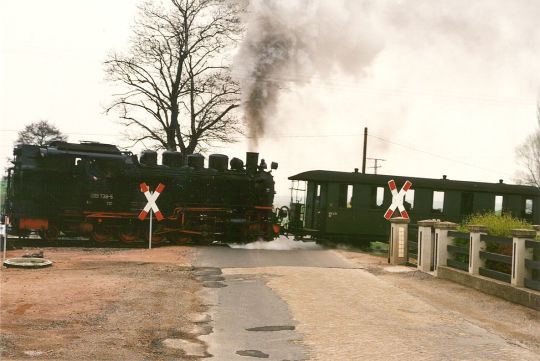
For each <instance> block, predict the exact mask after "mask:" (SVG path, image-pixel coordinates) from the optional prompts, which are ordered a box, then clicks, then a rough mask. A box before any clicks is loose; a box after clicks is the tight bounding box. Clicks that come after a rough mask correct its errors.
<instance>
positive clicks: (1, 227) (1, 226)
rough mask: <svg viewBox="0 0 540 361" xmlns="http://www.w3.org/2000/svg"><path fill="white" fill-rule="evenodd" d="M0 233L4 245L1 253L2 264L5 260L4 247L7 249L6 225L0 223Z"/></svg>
mask: <svg viewBox="0 0 540 361" xmlns="http://www.w3.org/2000/svg"><path fill="white" fill-rule="evenodd" d="M0 233H1V234H2V243H3V245H4V251H3V255H2V264H4V262H5V261H6V249H7V225H5V224H0Z"/></svg>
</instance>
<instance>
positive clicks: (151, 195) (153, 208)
mask: <svg viewBox="0 0 540 361" xmlns="http://www.w3.org/2000/svg"><path fill="white" fill-rule="evenodd" d="M140 187H141V192H143V193H144V196H145V197H146V200H147V201H148V203H146V206H144V209H143V210H142V211H141V213H139V219H140V220H141V221H144V219H145V218H146V215H147V214H149V215H150V223H149V228H150V229H149V231H148V249H152V212H153V213H155V215H156V219H157V220H158V222H159V221H161V220H163V215H162V214H161V212H160V210H159V208H158V206H157V204H156V200H157V199H158V197H159V195H160V194H161V192H163V190H164V189H165V185H164V184H162V183H159V184H158V186H157V187H156V190H155V191H154V192H150V188H149V187H148V185H147V184H146V183H144V182H143V183H141V184H140Z"/></svg>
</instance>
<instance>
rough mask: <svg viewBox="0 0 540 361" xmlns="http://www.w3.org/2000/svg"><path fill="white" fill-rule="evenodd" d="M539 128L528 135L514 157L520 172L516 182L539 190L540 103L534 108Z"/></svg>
mask: <svg viewBox="0 0 540 361" xmlns="http://www.w3.org/2000/svg"><path fill="white" fill-rule="evenodd" d="M536 116H537V118H538V125H539V128H537V129H536V131H535V132H534V133H533V134H531V135H529V136H528V137H527V139H526V140H525V142H523V144H521V145H520V146H519V147H518V148H517V149H516V155H517V158H518V161H519V163H520V165H521V166H522V169H523V170H522V171H520V172H519V173H518V178H517V180H518V182H519V183H523V184H528V185H533V186H536V187H539V188H540V103H538V104H537V106H536Z"/></svg>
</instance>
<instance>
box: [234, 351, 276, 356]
mask: <svg viewBox="0 0 540 361" xmlns="http://www.w3.org/2000/svg"><path fill="white" fill-rule="evenodd" d="M236 353H237V354H238V355H240V356H248V357H257V358H268V357H270V355H269V354H267V353H264V352H262V351H259V350H240V351H236Z"/></svg>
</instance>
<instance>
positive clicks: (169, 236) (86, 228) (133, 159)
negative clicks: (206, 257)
mask: <svg viewBox="0 0 540 361" xmlns="http://www.w3.org/2000/svg"><path fill="white" fill-rule="evenodd" d="M13 153H14V161H13V164H14V166H13V167H12V168H10V169H9V170H8V189H7V200H6V209H5V213H6V215H7V219H9V224H10V228H11V231H12V233H15V234H17V235H20V236H25V235H28V234H29V233H30V232H37V233H38V234H39V235H40V236H41V238H43V239H45V240H54V239H57V238H58V237H59V236H83V237H90V238H91V239H93V240H95V241H98V242H103V241H108V240H111V239H117V240H120V241H123V242H133V241H136V240H144V239H145V238H146V237H148V219H145V220H143V221H141V220H140V219H139V218H138V216H139V214H140V212H141V210H142V209H143V208H144V207H145V205H146V204H147V199H146V197H145V195H144V194H143V193H142V192H141V186H140V185H141V184H142V183H145V184H147V185H148V186H149V188H150V190H154V189H156V187H157V185H158V184H159V183H161V184H163V185H164V186H165V189H164V190H163V192H162V193H161V194H160V196H159V198H158V200H157V205H158V206H159V210H160V212H161V214H162V215H163V220H161V221H160V222H155V221H154V224H153V225H154V227H153V234H152V241H153V242H160V241H164V240H168V241H171V242H187V241H196V242H209V241H222V242H249V241H252V240H255V239H266V240H270V239H272V238H273V237H274V235H275V233H274V230H275V229H274V226H273V213H272V203H273V198H274V193H275V192H274V180H273V176H272V174H271V171H272V169H277V163H272V167H271V168H272V169H271V170H267V166H266V163H265V161H264V159H262V160H261V161H260V162H259V159H258V158H259V155H258V153H253V152H248V153H247V156H246V162H245V164H244V162H243V161H242V160H241V159H238V158H233V159H231V161H230V166H229V159H228V157H227V156H226V155H222V154H212V155H210V156H209V159H208V166H207V167H205V158H204V157H203V156H202V155H200V154H193V155H187V156H184V155H183V154H181V153H179V152H173V151H165V152H163V153H162V157H161V158H162V161H161V164H158V159H157V158H158V154H157V153H156V152H155V151H150V150H146V151H143V153H142V154H141V156H140V158H139V157H137V156H135V155H133V154H132V153H131V152H123V151H120V150H119V149H118V148H117V147H116V146H114V145H110V144H102V143H94V142H81V143H80V144H75V143H67V142H53V143H51V144H49V145H47V146H41V147H40V146H35V145H17V146H16V147H15V149H14V152H13Z"/></svg>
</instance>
